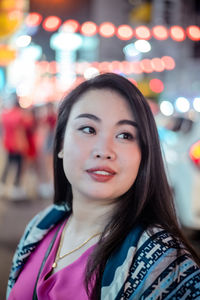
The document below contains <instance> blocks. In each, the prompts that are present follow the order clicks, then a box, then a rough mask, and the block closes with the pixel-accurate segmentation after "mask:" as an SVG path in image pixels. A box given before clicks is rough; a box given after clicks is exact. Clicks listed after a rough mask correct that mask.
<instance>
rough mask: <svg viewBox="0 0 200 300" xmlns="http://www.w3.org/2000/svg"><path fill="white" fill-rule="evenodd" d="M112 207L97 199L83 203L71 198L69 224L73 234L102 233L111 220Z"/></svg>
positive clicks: (112, 205) (112, 204) (111, 204)
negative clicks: (71, 226)
mask: <svg viewBox="0 0 200 300" xmlns="http://www.w3.org/2000/svg"><path fill="white" fill-rule="evenodd" d="M114 205H115V204H114V203H105V202H102V201H99V200H97V199H95V200H93V201H84V202H83V201H82V200H80V199H77V198H73V206H72V220H71V223H72V225H73V228H74V232H79V233H80V232H102V231H103V230H104V228H105V226H106V225H107V224H108V222H109V220H110V218H111V215H112V212H113V209H114Z"/></svg>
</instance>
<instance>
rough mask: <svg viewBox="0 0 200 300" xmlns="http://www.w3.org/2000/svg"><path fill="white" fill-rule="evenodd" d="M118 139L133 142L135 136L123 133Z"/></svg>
mask: <svg viewBox="0 0 200 300" xmlns="http://www.w3.org/2000/svg"><path fill="white" fill-rule="evenodd" d="M117 138H119V139H123V140H133V139H134V137H133V135H132V134H131V133H129V132H122V133H120V134H118V135H117Z"/></svg>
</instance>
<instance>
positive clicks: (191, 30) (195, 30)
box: [187, 25, 200, 41]
mask: <svg viewBox="0 0 200 300" xmlns="http://www.w3.org/2000/svg"><path fill="white" fill-rule="evenodd" d="M187 35H188V37H189V38H190V39H191V40H193V41H199V40H200V27H198V26H195V25H191V26H188V28H187Z"/></svg>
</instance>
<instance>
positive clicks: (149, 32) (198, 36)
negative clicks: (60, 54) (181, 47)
mask: <svg viewBox="0 0 200 300" xmlns="http://www.w3.org/2000/svg"><path fill="white" fill-rule="evenodd" d="M25 23H26V25H27V26H29V27H37V26H39V25H42V27H43V28H44V30H46V31H49V32H53V31H56V30H58V29H59V28H60V27H61V26H62V30H64V31H66V32H71V33H75V32H80V33H81V34H82V35H85V36H94V35H96V34H99V35H101V36H102V37H105V38H111V37H113V36H117V37H118V38H119V39H121V40H130V39H132V38H133V37H135V38H137V39H144V40H149V39H151V38H155V39H157V40H160V41H163V40H166V39H168V38H171V39H172V40H174V41H176V42H182V41H184V40H185V39H186V38H189V39H191V40H192V41H199V40H200V27H199V26H197V25H190V26H188V27H187V28H183V27H181V26H178V25H173V26H171V27H169V28H167V27H166V26H164V25H156V26H153V27H152V28H150V27H148V26H146V25H140V26H137V27H135V28H132V27H131V26H130V25H127V24H122V25H119V26H115V25H114V24H113V23H111V22H103V23H101V24H100V25H97V24H96V23H95V22H91V21H87V22H84V23H83V24H80V23H79V22H78V21H76V20H72V19H70V20H66V21H64V22H62V20H61V19H60V18H59V17H57V16H49V17H46V18H43V17H42V15H41V14H39V13H35V12H32V13H29V14H28V15H27V17H26V18H25Z"/></svg>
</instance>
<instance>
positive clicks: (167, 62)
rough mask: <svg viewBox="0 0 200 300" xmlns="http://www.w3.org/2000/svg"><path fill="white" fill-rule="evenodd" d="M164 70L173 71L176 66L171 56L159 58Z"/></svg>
mask: <svg viewBox="0 0 200 300" xmlns="http://www.w3.org/2000/svg"><path fill="white" fill-rule="evenodd" d="M161 60H162V61H163V64H164V67H165V69H166V70H173V69H174V68H175V66H176V64H175V61H174V59H173V58H172V57H171V56H163V57H162V58H161Z"/></svg>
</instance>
